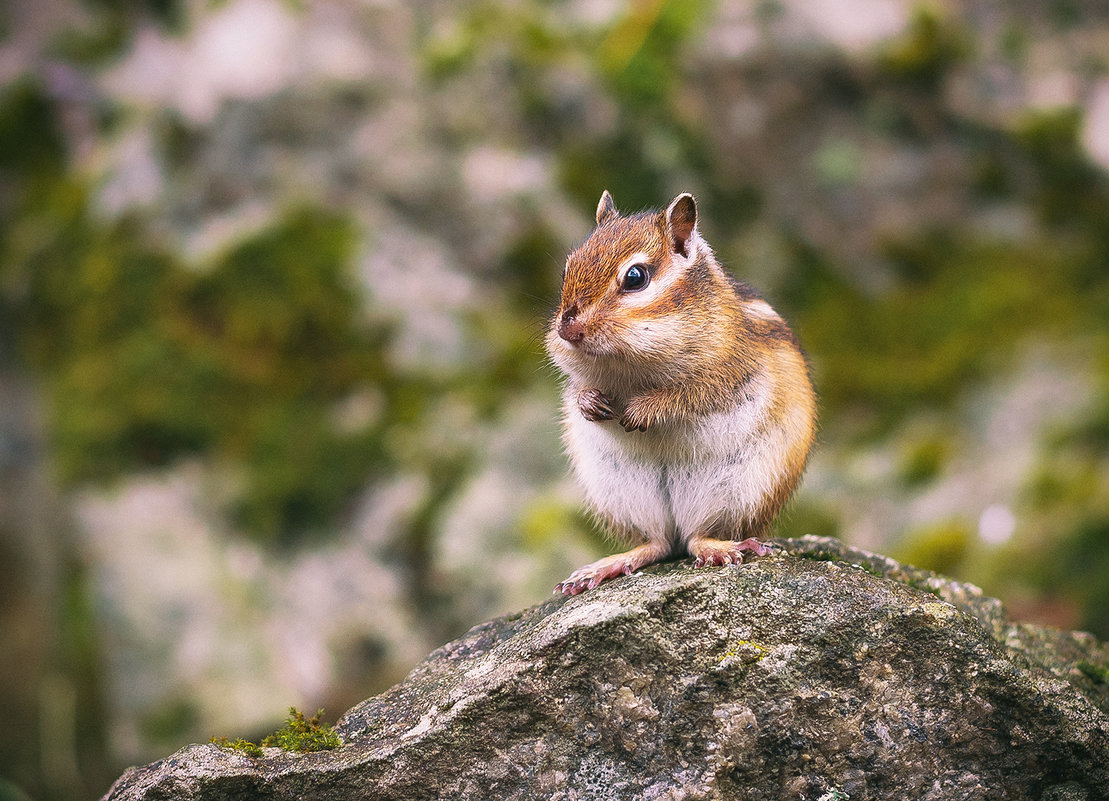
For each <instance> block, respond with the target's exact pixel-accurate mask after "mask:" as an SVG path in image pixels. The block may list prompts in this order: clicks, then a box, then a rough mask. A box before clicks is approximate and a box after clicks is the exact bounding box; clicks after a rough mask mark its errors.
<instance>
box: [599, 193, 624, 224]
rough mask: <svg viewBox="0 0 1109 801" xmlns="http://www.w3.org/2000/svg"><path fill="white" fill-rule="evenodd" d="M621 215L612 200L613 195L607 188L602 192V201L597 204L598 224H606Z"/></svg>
mask: <svg viewBox="0 0 1109 801" xmlns="http://www.w3.org/2000/svg"><path fill="white" fill-rule="evenodd" d="M617 216H619V212H618V211H616V204H615V203H613V202H612V195H610V194H609V193H608V190H607V189H606V190H605V191H604V192H602V193H601V202H600V203H598V204H597V225H604V224H605V223H606V222H608V221H609V220H614V219H616V217H617Z"/></svg>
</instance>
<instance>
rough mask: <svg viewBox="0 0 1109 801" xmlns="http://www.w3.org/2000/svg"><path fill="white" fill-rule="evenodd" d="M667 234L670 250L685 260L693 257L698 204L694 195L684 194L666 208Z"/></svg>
mask: <svg viewBox="0 0 1109 801" xmlns="http://www.w3.org/2000/svg"><path fill="white" fill-rule="evenodd" d="M666 232H667V234H669V236H670V249H671V250H672V251H673V252H674V253H677V254H679V255H681V256H684V257H685V258H689V257H690V256H691V255H693V253H692V251H693V248H692V240H693V237H694V236H695V235H696V233H697V203H696V201H694V200H693V195H691V194H689V193H688V192H683V193H682V194H680V195H678V196H677V197H676V198H674V199H673V200H671V201H670V205H669V206H667V207H666Z"/></svg>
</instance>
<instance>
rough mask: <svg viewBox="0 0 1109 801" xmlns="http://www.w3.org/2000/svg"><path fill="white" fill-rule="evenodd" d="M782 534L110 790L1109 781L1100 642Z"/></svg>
mask: <svg viewBox="0 0 1109 801" xmlns="http://www.w3.org/2000/svg"><path fill="white" fill-rule="evenodd" d="M779 545H780V546H782V547H780V548H779V550H778V553H777V554H776V555H775V556H772V557H767V558H763V559H759V560H757V561H754V562H751V563H748V564H745V565H742V566H738V567H728V568H711V569H700V570H695V569H692V568H691V567H689V566H688V564H667V565H662V566H659V567H656V568H653V569H651V570H647V571H644V572H643V573H642V574H637V575H635V576H631V577H627V578H623V579H619V580H616V581H613V582H611V583H608V584H605V585H602V586H601V587H599V588H598V589H596V590H593V591H590V592H586V593H584V594H582V595H580V596H577V597H574V598H559V599H555V600H552V601H549V602H548V603H546V604H543V605H541V606H537V607H534V608H531V609H528V610H526V611H524V612H523V613H521V614H519V615H515V616H508V617H504V618H500V619H497V620H494V621H491V622H489V623H485V624H483V625H480V626H477V627H476V628H474V629H472V630H471V631H470V632H468V633H467V634H466V635H465V636H463V637H461V638H460V639H458V640H456V641H454V642H452V643H449V644H447V645H445V646H443V647H442V648H440V649H438V650H436V651H435V652H434V653H432V654H431V655H430V656H429V657H428V658H427V660H425V661H424V662H423V663H421V664H420V665H419V666H418V667H417V668H416V669H415V670H414V671H413V672H412V673H411V674H410V675H409V677H408V678H407V679H405V680H404V681H403V682H401V683H400V684H398V685H396V686H395V687H393V688H392V689H390V690H389V691H387V692H385V693H383V694H381V695H379V696H377V697H375V698H371V699H369V700H367V701H364V702H362V703H361V704H359V705H358V706H356V707H354V708H353V709H351V710H350V711H348V712H347V713H346V714H345V715H344V716H343V717H342V719H341V720H340V721H339V723H338V726H337V728H338V730H339V732H340V734H341V736H342V739H343V742H344V746H343V747H342V748H340V749H337V750H335V751H331V752H325V753H319V754H306V755H293V754H285V753H281V752H279V751H276V750H275V749H267V751H266V755H265V756H264V757H261V758H257V759H251V758H248V757H245V756H240V755H238V754H236V753H234V752H231V751H227V750H221V749H220V748H217V747H215V746H211V745H193V746H189V747H187V748H185V749H183V750H181V751H179V752H177V753H176V754H174V755H172V756H171V757H168V758H167V759H164V760H161V761H159V762H155V763H153V764H151V765H148V766H145V767H141V768H132V769H130V770H128V771H127V772H126V773H125V774H124V775H123V777H122V778H121V779H120V780H119V781H118V782H117V783H116V785H115V786H114V787H113V788H112V790H111V791H110V792H109V793H108V795H107V796H106V798H109V799H118V800H119V801H122V800H123V799H145V800H146V801H153V800H154V799H171V798H172V799H228V798H236V799H251V798H267V799H271V798H272V799H299V798H312V799H324V800H325V799H344V800H348V799H361V798H365V799H371V798H372V799H381V800H382V801H387V800H388V799H397V800H398V801H400V799H404V800H405V801H414V800H415V799H434V798H444V799H448V798H449V799H482V800H484V799H531V798H536V799H540V798H541V799H564V800H565V801H571V799H750V801H755V800H756V799H760V800H761V799H768V800H769V799H775V801H777V800H778V799H787V798H789V799H794V798H795V799H812V801H818V800H821V801H833V799H835V800H836V801H845V799H851V801H860V800H861V799H1037V800H1039V799H1043V800H1044V801H1046V800H1047V799H1083V800H1084V801H1098V799H1106V798H1109V688H1107V687H1106V685H1105V684H1103V683H1099V681H1098V680H1096V679H1094V678H1091V675H1093V676H1096V675H1097V671H1096V669H1093V668H1096V666H1099V665H1101V666H1104V665H1106V664H1109V648H1107V647H1106V646H1105V645H1104V644H1101V643H1098V642H1097V641H1095V640H1094V639H1093V638H1092V637H1090V636H1089V635H1086V634H1082V633H1074V632H1062V631H1056V630H1050V629H1044V628H1040V627H1035V626H1028V625H1021V624H1015V623H1012V622H1010V621H1008V620H1007V619H1006V616H1005V612H1004V609H1003V608H1002V606H1001V604H1000V603H999V602H997V601H996V600H994V599H991V598H987V597H984V596H983V595H982V593H981V592H980V591H979V590H978V589H977V588H975V587H972V586H970V585H965V584H960V583H957V582H954V581H951V580H948V579H944V578H942V577H938V576H935V575H933V574H930V573H928V572H926V571H920V570H916V569H914V568H910V567H906V566H903V565H900V564H898V563H896V562H894V561H892V560H889V559H886V558H884V557H881V556H876V555H874V554H870V553H867V552H865V551H860V550H858V549H853V548H849V547H847V546H844V545H842V544H840V543H838V542H836V541H835V540H828V539H818V538H803V539H800V540H791V541H781V542H780V543H779ZM1080 666H1081V667H1080ZM1091 666H1093V667H1091Z"/></svg>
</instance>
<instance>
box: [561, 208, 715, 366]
mask: <svg viewBox="0 0 1109 801" xmlns="http://www.w3.org/2000/svg"><path fill="white" fill-rule="evenodd" d="M713 264H714V260H713V258H712V252H711V250H710V249H709V247H708V245H707V244H705V242H704V241H703V240H702V239H701V236H700V234H699V233H698V232H697V204H696V202H695V201H694V200H693V195H690V194H688V193H685V194H681V195H678V196H677V197H676V198H674V199H673V200H672V201H671V202H670V205H669V206H667V207H666V210H665V211H662V212H654V211H650V212H642V213H639V214H633V215H630V216H627V217H624V216H621V215H620V214H619V212H617V211H616V206H615V205H614V204H613V202H612V196H611V195H610V194H609V193H608V192H607V191H606V192H605V193H604V194H602V195H601V201H600V203H598V204H597V227H596V228H595V229H594V230H593V233H592V234H590V236H589V238H588V239H587V240H585V242H584V243H583V244H582V245H581V247H579V248H578V249H577V250H575V251H574V252H573V253H571V254H570V256H569V258H567V260H566V268H565V271H564V272H563V277H562V296H561V299H560V302H559V306H558V311H557V312H556V313H555V316H554V320H553V321H552V324H551V331H550V334H549V335H548V337H547V345H548V349H549V351H550V353H551V357H552V358H553V359H554V361H555V363H556V364H558V365H559V366H560V367H562V368H563V369H565V370H571V369H573V367H575V366H578V365H582V364H583V363H589V362H592V361H597V360H600V361H605V362H620V361H625V362H630V363H633V364H635V363H641V362H643V361H657V360H659V359H660V358H663V357H664V356H665V354H667V353H672V352H674V351H675V350H681V348H682V344H683V342H684V340H685V339H686V338H687V337H688V336H689V335H690V328H691V322H692V324H693V326H694V327H695V321H691V319H690V317H691V315H695V314H696V312H697V310H698V309H699V308H701V307H702V306H703V305H704V302H705V300H706V298H707V297H708V296H710V295H711V294H712V293H711V291H710V290H711V287H710V284H711V283H712V281H713V276H712V274H711V273H712V265H713Z"/></svg>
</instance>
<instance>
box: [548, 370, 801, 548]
mask: <svg viewBox="0 0 1109 801" xmlns="http://www.w3.org/2000/svg"><path fill="white" fill-rule="evenodd" d="M752 385H753V386H754V389H755V392H754V396H753V397H751V398H750V399H749V400H747V401H745V402H744V403H741V404H739V405H737V406H736V407H735V408H734V409H732V410H730V411H727V412H721V413H717V414H712V415H708V416H706V417H702V418H699V419H697V420H693V421H686V422H681V423H665V424H660V425H658V426H656V427H654V428H652V429H650V430H648V431H633V432H630V433H629V432H626V431H624V429H623V428H622V427H621V426H620V424H619V423H618V422H616V421H615V420H609V421H605V422H599V423H598V422H590V421H588V420H586V419H585V418H584V417H583V416H582V414H581V412H580V411H579V410H578V408H577V403H576V402H575V400H574V398H575V393H574V392H573V391H572V390H569V389H568V390H567V392H566V395H565V407H566V414H567V420H566V433H565V436H566V443H567V450H568V451H569V453H570V456H571V461H572V463H573V466H574V472H575V473H576V475H577V478H578V481H579V482H580V483H581V485H582V488H583V489H584V490H585V494H586V497H587V498H588V500H589V503H590V504H591V505H592V507H593V508H594V510H595V511H597V512H598V513H599V514H600V515H601V516H603V517H605V518H608V519H609V520H612V521H613V522H614V523H615V524H616V525H617V526H619V527H621V528H630V529H632V531H633V532H638V533H639V534H640V535H641V536H642V538H643V539H644V540H649V541H665V542H668V543H672V544H673V543H677V542H684V541H685V540H687V539H688V538H689V536H690V535H691V534H694V533H704V530H705V528H706V527H707V526H709V525H710V524H711V523H712V522H713V521H714V520H716V519H717V518H719V517H720V516H721V515H722V514H724V513H729V514H728V516H731V517H754V516H755V514H756V512H757V511H758V510H759V509H760V508H761V507H762V506H763V501H764V499H765V498H766V496H767V494H768V493H770V492H771V491H772V490H773V487H774V486H775V485H776V484H777V483H778V480H779V479H780V478H781V476H782V475H783V474H784V473H785V471H786V465H785V463H784V459H785V456H784V455H785V454H786V453H788V451H789V447H788V444H789V431H788V430H787V429H786V428H785V427H784V426H778V427H774V426H773V424H768V421H769V420H770V415H769V414H768V413H767V411H768V410H767V405H768V403H769V399H770V386H769V382H768V381H753V382H752ZM768 425H770V426H771V427H769V428H768Z"/></svg>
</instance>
